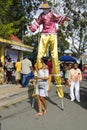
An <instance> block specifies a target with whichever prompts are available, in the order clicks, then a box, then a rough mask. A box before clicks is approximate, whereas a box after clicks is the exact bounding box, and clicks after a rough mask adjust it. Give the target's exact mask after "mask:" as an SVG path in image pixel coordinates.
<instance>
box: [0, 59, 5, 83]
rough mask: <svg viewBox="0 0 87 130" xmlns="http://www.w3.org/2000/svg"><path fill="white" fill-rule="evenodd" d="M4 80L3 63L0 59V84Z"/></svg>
mask: <svg viewBox="0 0 87 130" xmlns="http://www.w3.org/2000/svg"><path fill="white" fill-rule="evenodd" d="M3 82H4V76H3V64H2V62H1V59H0V84H3Z"/></svg>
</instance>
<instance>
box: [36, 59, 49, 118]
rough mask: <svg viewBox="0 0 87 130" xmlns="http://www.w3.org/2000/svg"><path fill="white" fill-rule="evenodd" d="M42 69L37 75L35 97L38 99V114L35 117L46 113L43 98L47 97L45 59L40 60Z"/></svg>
mask: <svg viewBox="0 0 87 130" xmlns="http://www.w3.org/2000/svg"><path fill="white" fill-rule="evenodd" d="M41 62H42V67H41V68H40V69H39V70H38V73H37V84H36V95H37V99H38V111H39V112H38V113H37V114H36V115H43V114H45V113H47V104H46V99H45V97H47V96H48V78H49V71H48V66H47V65H46V59H45V58H42V60H41ZM42 105H43V106H44V112H43V111H42Z"/></svg>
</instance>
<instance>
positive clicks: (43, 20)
mask: <svg viewBox="0 0 87 130" xmlns="http://www.w3.org/2000/svg"><path fill="white" fill-rule="evenodd" d="M65 20H66V17H65V16H60V15H58V14H56V13H52V12H48V13H47V14H44V13H42V14H41V15H40V16H39V17H38V19H36V21H35V22H34V23H33V24H31V25H30V26H29V29H30V30H31V31H32V32H35V31H36V30H37V29H38V27H39V26H40V25H41V24H42V25H43V29H42V33H56V32H57V29H56V25H55V23H58V24H61V25H63V23H64V21H65Z"/></svg>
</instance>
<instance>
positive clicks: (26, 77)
mask: <svg viewBox="0 0 87 130" xmlns="http://www.w3.org/2000/svg"><path fill="white" fill-rule="evenodd" d="M32 78H34V74H33V72H32V71H31V72H30V73H29V74H22V87H28V83H29V80H30V79H32Z"/></svg>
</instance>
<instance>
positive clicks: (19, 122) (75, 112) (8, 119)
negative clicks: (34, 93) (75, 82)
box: [0, 79, 87, 130]
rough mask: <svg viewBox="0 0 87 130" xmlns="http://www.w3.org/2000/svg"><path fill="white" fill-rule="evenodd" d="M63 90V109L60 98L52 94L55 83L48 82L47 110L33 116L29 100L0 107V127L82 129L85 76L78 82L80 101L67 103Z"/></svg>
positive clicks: (86, 107)
mask: <svg viewBox="0 0 87 130" xmlns="http://www.w3.org/2000/svg"><path fill="white" fill-rule="evenodd" d="M63 90H64V94H65V97H64V110H61V99H60V98H59V97H58V95H57V94H56V88H55V85H52V87H51V91H50V92H49V99H48V100H47V107H48V113H47V114H45V115H43V116H40V117H36V116H35V114H36V110H37V109H36V108H37V100H36V103H35V108H32V107H31V104H30V100H29V99H26V100H24V101H21V102H19V103H16V104H13V105H11V106H8V107H6V108H4V109H1V110H0V115H1V117H0V127H1V130H34V129H36V130H86V129H87V79H84V80H83V82H82V83H81V88H80V94H81V102H80V103H78V102H77V101H74V102H71V101H70V97H69V88H65V87H63Z"/></svg>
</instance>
